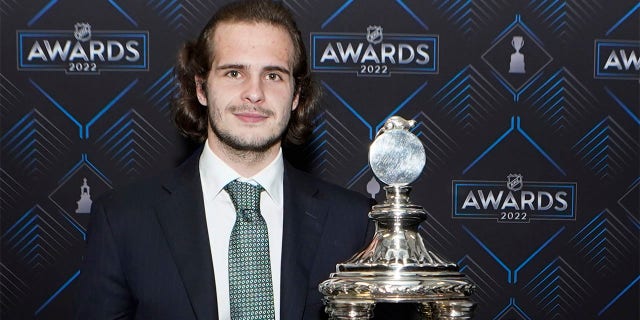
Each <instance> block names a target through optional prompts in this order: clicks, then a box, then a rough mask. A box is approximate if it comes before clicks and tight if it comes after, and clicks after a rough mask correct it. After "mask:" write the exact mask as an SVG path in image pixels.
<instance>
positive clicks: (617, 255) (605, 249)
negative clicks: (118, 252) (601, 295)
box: [571, 210, 640, 276]
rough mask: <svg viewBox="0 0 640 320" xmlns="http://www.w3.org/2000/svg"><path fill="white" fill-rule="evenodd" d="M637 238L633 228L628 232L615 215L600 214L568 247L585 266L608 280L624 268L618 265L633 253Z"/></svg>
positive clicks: (627, 228) (604, 212) (636, 247)
mask: <svg viewBox="0 0 640 320" xmlns="http://www.w3.org/2000/svg"><path fill="white" fill-rule="evenodd" d="M638 235H639V234H638V230H637V228H636V229H635V231H634V230H632V229H631V228H629V224H627V223H625V222H623V221H621V220H620V218H619V217H617V216H616V215H615V214H612V213H611V212H610V211H609V210H603V211H602V212H600V213H599V214H598V215H596V216H595V217H594V218H593V219H591V220H590V221H589V222H588V223H587V224H586V225H585V226H584V227H583V228H582V229H580V231H579V232H578V233H576V235H575V236H573V238H571V244H573V246H574V248H576V249H577V253H578V255H580V256H581V257H583V258H584V259H585V263H586V264H587V265H589V266H591V267H592V268H593V269H595V270H596V271H597V272H598V273H600V274H602V275H603V276H611V275H614V274H615V273H616V272H617V271H618V268H620V266H622V265H625V264H621V262H623V261H626V260H627V259H628V258H629V257H631V256H633V254H634V253H637V250H638V241H640V238H639V236H638Z"/></svg>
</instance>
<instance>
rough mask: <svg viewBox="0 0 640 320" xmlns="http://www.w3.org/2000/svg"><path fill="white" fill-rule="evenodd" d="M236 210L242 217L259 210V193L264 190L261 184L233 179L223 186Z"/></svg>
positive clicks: (247, 216)
mask: <svg viewBox="0 0 640 320" xmlns="http://www.w3.org/2000/svg"><path fill="white" fill-rule="evenodd" d="M224 190H225V191H227V193H228V194H229V197H230V198H231V202H233V206H234V207H235V208H236V212H237V213H239V214H241V215H242V216H243V217H244V218H249V217H250V216H252V215H253V214H254V213H259V212H260V193H261V192H262V191H263V190H264V188H262V186H261V185H253V184H251V183H248V182H241V181H238V180H233V181H231V182H229V184H227V185H226V186H225V187H224Z"/></svg>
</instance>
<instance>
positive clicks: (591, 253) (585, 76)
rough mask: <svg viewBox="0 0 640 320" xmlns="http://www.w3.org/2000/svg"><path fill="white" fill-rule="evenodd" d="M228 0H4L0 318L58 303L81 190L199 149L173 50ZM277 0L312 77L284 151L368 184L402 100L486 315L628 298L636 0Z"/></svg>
mask: <svg viewBox="0 0 640 320" xmlns="http://www.w3.org/2000/svg"><path fill="white" fill-rule="evenodd" d="M226 2H227V1H215V0H178V1H166V0H148V1H122V0H102V1H82V0H39V1H11V0H0V19H1V23H2V28H1V41H2V42H1V43H2V49H1V54H0V56H1V57H2V59H1V72H0V81H1V85H0V103H1V108H0V117H1V132H0V134H1V135H0V143H1V154H2V159H1V168H0V176H1V179H0V192H1V193H0V198H1V203H0V205H1V210H2V216H1V224H0V231H1V238H0V239H1V248H2V255H1V259H2V260H1V263H0V283H1V289H0V293H1V295H0V299H1V300H0V301H1V305H0V308H1V309H2V318H3V319H29V318H37V319H67V318H69V317H70V315H71V312H72V311H71V307H70V305H71V301H72V297H73V295H74V293H75V289H76V279H77V277H78V275H79V271H78V267H79V262H80V260H81V256H82V249H83V246H84V240H85V237H86V230H87V222H88V217H89V216H90V214H91V203H92V201H93V200H94V199H95V198H96V197H97V196H99V195H100V194H101V193H102V192H104V191H105V190H107V189H110V188H115V187H117V186H119V185H122V184H126V183H129V182H131V181H132V180H135V179H140V178H142V177H145V176H148V175H153V174H156V173H158V172H159V171H160V170H165V169H168V168H171V167H174V166H175V165H176V164H178V163H179V162H180V161H181V160H182V159H184V158H185V156H186V155H187V154H188V153H189V152H190V151H191V150H193V148H194V145H192V144H189V143H188V142H186V141H185V140H184V139H182V138H181V137H179V136H178V135H177V134H176V132H175V130H174V127H173V125H172V123H171V120H170V108H169V100H170V97H171V96H172V95H174V94H175V92H176V90H175V86H174V84H173V78H172V77H173V75H172V71H173V69H172V67H173V63H174V60H175V59H174V58H175V55H176V52H177V50H178V48H179V47H180V46H181V44H182V43H183V42H184V41H185V40H187V39H192V38H193V37H195V36H196V35H197V34H198V33H199V31H200V29H201V28H202V27H203V25H204V24H205V22H206V21H207V20H208V19H209V17H210V16H211V14H212V12H213V11H214V10H215V9H216V8H218V7H220V6H221V5H223V4H224V3H226ZM284 3H285V5H286V6H287V7H289V8H290V9H291V10H292V11H293V12H294V13H295V15H296V17H297V19H298V21H299V23H300V27H301V29H302V30H303V32H304V34H305V38H306V41H307V44H308V49H309V59H310V60H311V67H312V69H313V72H314V73H315V75H316V79H317V80H318V82H319V83H320V85H321V86H322V88H323V90H324V97H323V103H322V105H323V112H322V113H321V114H320V115H319V116H318V118H317V119H316V122H317V130H316V131H315V134H314V138H313V140H312V141H310V143H309V144H308V145H306V146H304V147H303V148H300V149H302V150H295V152H291V154H292V155H293V157H291V159H292V161H293V162H295V164H296V165H297V166H300V167H303V168H306V169H308V170H309V171H311V172H313V173H315V174H317V175H319V176H321V177H323V178H325V179H326V180H330V181H332V182H335V183H337V184H340V185H343V186H345V187H348V188H350V189H353V190H356V191H359V192H362V193H364V194H370V195H371V196H373V197H375V198H376V199H378V200H379V201H380V200H382V199H383V195H382V194H381V193H380V192H379V191H380V185H379V183H378V182H377V181H376V180H375V179H374V177H373V175H372V172H371V170H370V168H369V166H368V163H367V152H368V146H369V145H370V143H371V142H372V139H373V138H374V136H375V133H376V131H377V130H378V129H379V128H380V127H381V125H382V124H383V123H384V121H385V120H386V119H387V118H388V117H390V116H392V115H401V116H403V117H405V118H412V119H415V120H416V121H417V126H416V127H415V128H414V129H413V132H414V133H415V134H416V135H417V136H418V137H419V138H420V139H421V140H422V142H423V143H424V146H425V148H426V152H427V157H428V163H427V166H426V168H425V170H424V172H423V174H422V176H421V177H420V178H419V180H417V181H416V182H415V183H414V191H413V193H412V200H413V202H415V203H417V204H420V205H422V206H424V207H425V209H426V210H427V211H428V212H429V219H428V220H427V221H426V222H425V223H424V224H423V225H422V227H421V230H422V231H423V232H424V235H425V240H426V242H427V246H428V247H429V248H430V249H431V250H433V251H435V252H437V253H439V254H440V255H442V256H444V257H446V258H448V259H449V260H451V261H454V262H456V263H458V264H459V266H460V268H461V271H462V272H464V273H465V274H466V275H467V276H468V277H470V278H471V279H472V280H473V281H474V282H475V283H476V284H477V285H478V288H479V289H478V291H477V292H476V294H475V295H474V299H475V301H477V302H478V304H479V308H478V310H477V315H478V316H477V319H638V318H640V307H639V302H638V301H639V297H640V266H639V264H640V254H639V250H640V249H639V247H640V245H639V243H640V236H639V234H640V216H639V210H640V208H639V207H640V205H639V203H640V196H639V194H640V159H639V150H640V129H639V128H640V119H639V116H640V94H639V93H640V90H639V88H640V86H639V78H640V76H639V74H640V72H639V70H640V40H639V39H640V35H639V33H640V27H639V26H640V4H639V3H638V2H637V1H631V0H616V1H600V0H564V1H548V0H519V1H507V0H485V1H480V0H473V1H451V0H429V1H425V0H367V1H365V0H348V1H345V0H322V1H320V0H313V1H299V0H288V1H284ZM259 36H260V35H256V37H259ZM362 214H367V213H366V212H363V213H362ZM327 276H328V275H327Z"/></svg>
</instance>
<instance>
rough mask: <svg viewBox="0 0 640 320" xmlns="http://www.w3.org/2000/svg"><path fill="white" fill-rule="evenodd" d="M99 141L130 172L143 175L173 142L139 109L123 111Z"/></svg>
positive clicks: (103, 149)
mask: <svg viewBox="0 0 640 320" xmlns="http://www.w3.org/2000/svg"><path fill="white" fill-rule="evenodd" d="M96 143H98V144H99V145H100V150H101V151H103V152H104V153H105V154H106V155H107V156H108V157H109V159H111V160H113V161H115V163H116V165H117V167H119V168H120V169H121V170H122V172H123V173H125V174H127V175H130V176H139V175H140V174H141V173H142V171H143V169H146V168H151V167H153V165H154V162H153V159H154V158H156V157H158V156H160V155H163V154H165V153H166V152H167V150H169V148H170V147H171V146H170V144H171V142H170V141H169V140H168V139H167V138H166V137H165V136H164V135H163V134H162V133H161V132H160V131H158V130H157V129H156V128H155V127H154V126H152V125H151V124H150V123H149V122H148V121H147V120H146V119H145V118H144V117H142V116H141V115H140V114H139V113H138V112H136V111H135V110H129V111H128V112H127V113H125V114H124V115H122V116H121V117H120V118H119V119H118V120H117V121H115V122H114V123H113V125H112V126H111V127H109V128H108V129H107V130H105V132H104V133H102V134H101V135H100V137H98V139H97V140H96Z"/></svg>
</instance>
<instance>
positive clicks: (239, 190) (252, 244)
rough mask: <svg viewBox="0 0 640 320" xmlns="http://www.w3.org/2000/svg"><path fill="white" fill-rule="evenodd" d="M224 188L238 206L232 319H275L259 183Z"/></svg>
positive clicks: (233, 237) (231, 263) (233, 249)
mask: <svg viewBox="0 0 640 320" xmlns="http://www.w3.org/2000/svg"><path fill="white" fill-rule="evenodd" d="M224 189H225V190H226V191H227V193H229V196H230V197H231V201H232V202H233V206H234V207H235V208H236V222H235V224H234V225H233V230H232V231H231V238H230V240H229V302H230V304H231V319H233V320H264V319H275V311H274V303H273V285H272V283H271V262H270V259H269V233H268V231H267V223H266V222H265V221H264V218H263V217H262V215H261V214H260V193H261V192H262V191H264V189H263V188H262V187H261V186H259V185H257V186H256V185H252V184H250V183H246V182H240V181H237V180H236V181H231V182H229V184H227V185H226V186H225V187H224Z"/></svg>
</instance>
